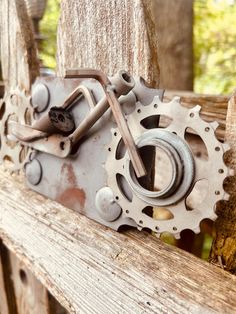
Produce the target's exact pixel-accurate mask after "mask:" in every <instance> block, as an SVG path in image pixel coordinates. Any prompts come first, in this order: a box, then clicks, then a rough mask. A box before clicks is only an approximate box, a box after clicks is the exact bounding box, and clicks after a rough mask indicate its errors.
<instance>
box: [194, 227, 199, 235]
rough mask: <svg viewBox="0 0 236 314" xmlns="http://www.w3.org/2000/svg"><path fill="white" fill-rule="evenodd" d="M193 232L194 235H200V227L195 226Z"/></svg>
mask: <svg viewBox="0 0 236 314" xmlns="http://www.w3.org/2000/svg"><path fill="white" fill-rule="evenodd" d="M193 232H194V233H196V234H198V233H200V232H201V230H200V227H199V226H197V227H196V228H194V229H193Z"/></svg>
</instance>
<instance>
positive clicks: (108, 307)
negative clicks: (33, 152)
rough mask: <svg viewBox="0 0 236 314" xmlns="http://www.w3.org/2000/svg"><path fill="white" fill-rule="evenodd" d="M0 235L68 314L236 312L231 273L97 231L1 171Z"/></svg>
mask: <svg viewBox="0 0 236 314" xmlns="http://www.w3.org/2000/svg"><path fill="white" fill-rule="evenodd" d="M12 191H14V193H12ZM0 236H1V237H2V239H3V241H4V242H5V243H6V244H7V246H8V247H9V248H10V249H11V250H12V251H13V252H14V253H15V254H16V255H17V256H18V257H20V259H21V260H22V261H23V262H24V263H25V264H26V265H27V267H29V269H30V270H31V271H32V273H33V274H34V275H36V277H37V278H38V279H39V280H40V281H41V282H42V283H43V284H44V285H45V286H46V287H47V288H48V289H49V290H50V292H51V293H52V294H53V295H54V296H55V297H56V298H57V299H58V300H59V301H60V303H62V304H63V305H64V306H65V307H66V308H67V310H68V311H69V312H71V313H144V312H145V313H166V312H168V313H189V312H191V313H222V312H224V313H233V312H234V310H235V307H236V298H235V295H236V294H235V293H236V278H235V277H233V276H231V275H230V274H228V273H226V272H223V271H222V270H221V269H219V268H217V267H214V266H212V265H209V264H208V263H206V262H204V261H201V260H199V259H197V258H195V257H193V256H191V255H190V254H188V253H185V252H183V251H180V250H178V249H177V248H174V247H171V246H168V245H165V244H163V243H161V242H160V241H159V240H158V239H156V238H153V237H152V236H150V235H148V234H146V233H139V232H135V231H130V232H126V233H125V234H120V233H117V232H114V231H112V230H110V229H108V228H106V227H104V226H100V225H98V224H96V223H95V222H93V221H90V220H88V219H87V218H86V217H83V216H79V215H77V214H76V213H74V212H73V211H71V210H69V209H66V208H64V207H63V206H61V205H59V204H57V203H56V202H53V201H50V200H48V199H46V198H44V197H43V196H40V195H38V194H36V193H34V192H33V191H29V190H28V189H27V188H26V187H25V186H24V184H23V183H22V182H21V180H20V178H19V177H16V176H15V177H11V176H10V175H9V174H8V173H7V172H4V171H3V170H0ZM213 278H214V280H213Z"/></svg>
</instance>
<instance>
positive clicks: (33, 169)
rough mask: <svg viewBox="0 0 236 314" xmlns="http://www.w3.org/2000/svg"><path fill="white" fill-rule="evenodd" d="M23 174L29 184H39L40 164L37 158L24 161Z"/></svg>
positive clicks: (40, 175)
mask: <svg viewBox="0 0 236 314" xmlns="http://www.w3.org/2000/svg"><path fill="white" fill-rule="evenodd" d="M25 175H26V178H27V180H28V181H29V183H30V184H32V185H37V184H39V182H40V181H41V178H42V166H41V164H40V162H39V161H38V159H33V160H32V161H30V162H28V163H26V165H25Z"/></svg>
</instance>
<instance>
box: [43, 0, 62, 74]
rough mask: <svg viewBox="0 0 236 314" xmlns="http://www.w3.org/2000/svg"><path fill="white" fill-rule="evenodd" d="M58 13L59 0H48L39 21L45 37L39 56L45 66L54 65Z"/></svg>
mask: <svg viewBox="0 0 236 314" xmlns="http://www.w3.org/2000/svg"><path fill="white" fill-rule="evenodd" d="M59 13H60V0H48V3H47V8H46V12H45V15H44V17H43V19H42V21H41V23H40V32H41V34H42V35H43V36H44V37H45V40H44V41H43V43H42V47H41V48H42V49H41V52H40V58H41V59H42V60H43V64H44V65H45V66H46V67H49V68H52V69H55V67H56V37H57V23H58V19H59Z"/></svg>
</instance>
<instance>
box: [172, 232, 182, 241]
mask: <svg viewBox="0 0 236 314" xmlns="http://www.w3.org/2000/svg"><path fill="white" fill-rule="evenodd" d="M173 236H174V237H175V239H176V240H179V239H180V232H176V233H173Z"/></svg>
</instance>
